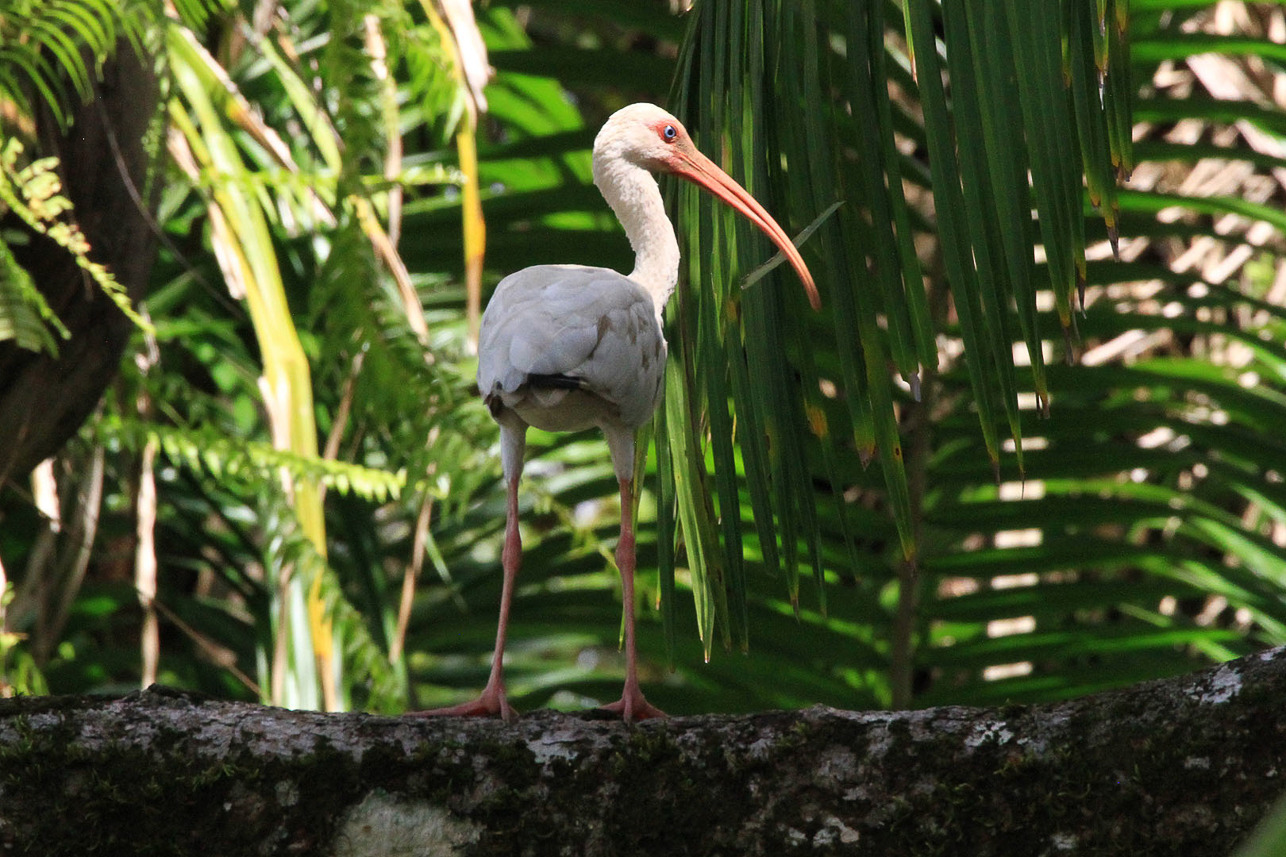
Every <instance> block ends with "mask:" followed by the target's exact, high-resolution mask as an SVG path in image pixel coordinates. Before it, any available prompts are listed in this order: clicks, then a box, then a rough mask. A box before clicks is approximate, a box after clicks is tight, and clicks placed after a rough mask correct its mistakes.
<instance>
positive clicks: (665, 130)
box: [661, 125, 679, 140]
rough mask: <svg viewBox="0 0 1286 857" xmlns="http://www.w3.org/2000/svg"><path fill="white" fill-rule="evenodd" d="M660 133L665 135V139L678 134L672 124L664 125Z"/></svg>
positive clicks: (671, 138) (672, 137)
mask: <svg viewBox="0 0 1286 857" xmlns="http://www.w3.org/2000/svg"><path fill="white" fill-rule="evenodd" d="M661 135H662V136H663V137H665V139H666V140H673V139H674V138H675V137H677V136H679V132H678V131H676V130H675V129H674V126H673V125H666V126H665V127H664V128H662V129H661Z"/></svg>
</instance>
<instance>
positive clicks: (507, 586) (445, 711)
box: [409, 423, 527, 721]
mask: <svg viewBox="0 0 1286 857" xmlns="http://www.w3.org/2000/svg"><path fill="white" fill-rule="evenodd" d="M526 431H527V430H526V427H525V426H522V427H518V428H515V427H514V426H511V425H506V424H504V423H501V425H500V450H501V456H502V459H503V462H504V472H505V487H506V489H507V490H506V496H505V546H504V551H503V553H502V554H501V565H502V566H503V568H504V583H503V585H502V586H501V590H500V617H499V619H498V620H497V622H496V648H495V651H494V653H493V654H492V656H491V675H490V677H489V678H488V679H487V686H486V687H485V688H484V689H483V691H482V695H481V696H479V697H478V698H477V699H475V700H472V701H470V702H462V703H460V704H459V705H452V706H449V707H447V708H434V709H430V710H428V711H414V712H409V713H410V714H411V715H412V716H416V717H487V716H491V717H494V716H496V715H499V716H500V717H502V718H504V719H505V720H506V721H513V720H516V719H517V718H518V712H517V711H515V710H514V707H513V706H512V705H510V704H509V698H508V697H507V696H506V694H505V676H504V658H505V637H506V635H507V633H508V630H509V608H510V606H511V605H512V604H513V596H514V582H515V581H516V580H517V579H518V569H519V567H520V566H521V565H522V538H521V536H520V535H519V533H518V481H519V479H520V478H521V477H522V455H523V449H524V448H525V447H526Z"/></svg>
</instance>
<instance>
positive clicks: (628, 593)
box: [603, 451, 665, 723]
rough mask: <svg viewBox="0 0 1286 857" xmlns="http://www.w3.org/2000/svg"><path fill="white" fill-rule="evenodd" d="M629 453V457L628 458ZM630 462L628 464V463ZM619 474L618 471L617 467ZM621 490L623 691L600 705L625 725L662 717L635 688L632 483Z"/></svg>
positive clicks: (618, 546)
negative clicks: (613, 713) (618, 717)
mask: <svg viewBox="0 0 1286 857" xmlns="http://www.w3.org/2000/svg"><path fill="white" fill-rule="evenodd" d="M632 454H633V453H632V451H631V455H632ZM631 463H632V462H631ZM618 472H619V468H618ZM619 482H620V488H621V540H620V541H619V542H617V543H616V567H617V568H619V569H620V570H621V588H622V590H624V597H625V689H624V690H623V691H622V693H621V698H620V699H619V700H618V701H616V702H613V703H611V704H610V705H604V706H603V708H604V710H606V711H614V712H616V713H618V714H620V715H621V718H622V719H623V720H625V722H626V723H630V722H632V721H635V720H645V719H647V718H649V717H664V716H665V712H664V711H662V710H661V709H659V708H657V707H656V706H655V705H652V704H651V703H650V702H648V701H647V700H646V699H645V698H644V697H643V691H642V689H641V688H640V687H639V674H638V652H637V648H636V646H635V642H634V568H635V560H634V526H633V523H632V521H631V518H632V509H633V503H634V489H633V480H632V479H629V478H622V479H620V480H619Z"/></svg>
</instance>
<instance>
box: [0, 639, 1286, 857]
mask: <svg viewBox="0 0 1286 857" xmlns="http://www.w3.org/2000/svg"><path fill="white" fill-rule="evenodd" d="M1283 700H1286V648H1282V649H1276V650H1273V651H1270V652H1265V653H1263V654H1260V655H1254V656H1251V657H1247V658H1243V659H1241V660H1239V661H1234V662H1231V663H1228V664H1225V665H1223V666H1220V667H1217V668H1215V669H1210V670H1207V671H1204V672H1201V673H1197V674H1193V675H1190V676H1184V677H1181V678H1177V679H1172V680H1168V681H1160V682H1150V683H1147V684H1143V685H1139V686H1138V687H1134V688H1130V689H1127V690H1123V691H1117V692H1112V693H1104V694H1100V695H1096V696H1092V697H1086V698H1083V699H1079V700H1075V701H1071V702H1064V703H1059V704H1054V705H1040V706H1008V707H1005V708H1000V709H970V708H955V707H950V708H932V709H926V710H922V711H904V712H893V713H890V712H848V711H837V710H834V709H829V708H820V707H818V708H810V709H808V710H805V711H791V712H768V713H763V714H753V715H748V716H721V715H710V716H702V717H682V718H673V719H670V720H662V721H650V722H645V723H641V724H639V725H637V726H635V727H633V728H630V727H627V726H625V725H623V724H622V723H620V722H618V721H615V720H601V719H598V718H595V717H593V716H590V715H588V714H587V715H571V714H562V713H556V712H552V711H541V712H537V713H534V714H530V715H527V716H525V717H523V718H522V719H521V720H520V721H519V722H518V723H516V724H512V725H509V724H505V723H503V722H500V721H496V720H457V719H417V718H400V719H399V718H390V717H374V716H369V715H361V714H348V715H326V714H318V713H312V712H299V711H285V710H281V709H275V708H265V707H261V706H258V705H251V704H242V703H229V702H216V701H208V700H199V699H195V698H193V697H191V696H189V695H187V694H183V693H178V692H175V691H168V690H163V689H153V690H150V691H148V692H145V693H136V694H132V695H130V696H128V697H126V698H124V699H115V700H112V699H100V698H81V697H61V698H60V697H45V698H39V697H32V698H25V699H12V700H0V846H3V848H4V853H6V854H25V853H32V854H36V853H38V854H44V855H62V854H69V855H70V854H75V855H86V854H217V855H238V854H336V855H359V854H361V855H413V854H414V855H420V854H423V855H445V854H473V855H491V854H497V855H500V854H502V855H528V854H529V855H545V854H549V855H556V854H570V855H578V856H579V855H616V854H620V855H635V854H638V855H643V854H646V855H649V857H670V855H687V854H691V855H721V854H727V855H788V854H801V855H802V854H881V855H884V854H887V855H925V854H968V855H1005V857H1035V855H1095V857H1104V855H1117V854H1119V855H1131V857H1142V855H1166V857H1174V855H1189V854H1191V855H1225V854H1228V853H1230V852H1231V851H1232V849H1233V847H1234V846H1235V845H1236V844H1237V843H1238V842H1239V841H1240V840H1242V839H1243V838H1244V837H1245V835H1246V834H1247V833H1248V832H1249V831H1250V829H1251V828H1252V827H1253V825H1254V824H1255V823H1256V822H1257V821H1258V820H1259V819H1260V818H1261V817H1262V816H1263V815H1264V813H1265V811H1266V809H1267V808H1268V806H1269V805H1270V804H1271V802H1272V801H1273V799H1274V798H1275V797H1276V796H1277V794H1278V793H1279V791H1280V790H1281V789H1282V780H1283V772H1286V705H1283Z"/></svg>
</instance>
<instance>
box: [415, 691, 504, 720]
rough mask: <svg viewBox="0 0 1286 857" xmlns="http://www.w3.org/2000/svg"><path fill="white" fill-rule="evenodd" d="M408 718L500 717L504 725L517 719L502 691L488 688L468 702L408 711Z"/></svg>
mask: <svg viewBox="0 0 1286 857" xmlns="http://www.w3.org/2000/svg"><path fill="white" fill-rule="evenodd" d="M406 714H407V716H408V717H497V716H498V717H500V718H501V719H502V720H504V721H505V722H506V723H512V722H514V721H515V720H517V719H518V712H517V711H516V710H514V707H513V706H512V705H510V704H509V700H508V699H507V698H506V697H505V692H504V691H503V690H500V691H493V690H491V689H490V688H488V689H487V690H484V691H483V692H482V696H479V697H478V698H477V699H474V700H472V701H470V702H462V703H460V704H459V705H450V706H447V707H446V708H430V709H428V710H426V711H408V712H407V713H406Z"/></svg>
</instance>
